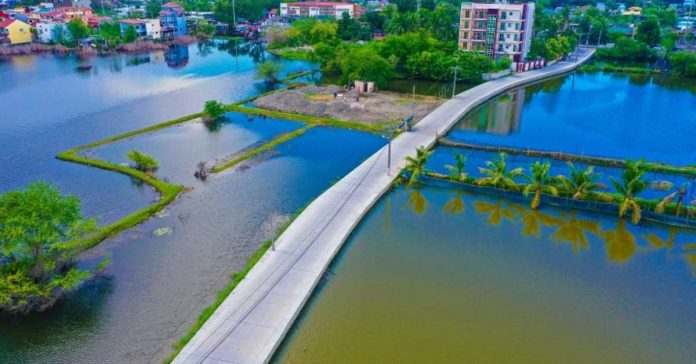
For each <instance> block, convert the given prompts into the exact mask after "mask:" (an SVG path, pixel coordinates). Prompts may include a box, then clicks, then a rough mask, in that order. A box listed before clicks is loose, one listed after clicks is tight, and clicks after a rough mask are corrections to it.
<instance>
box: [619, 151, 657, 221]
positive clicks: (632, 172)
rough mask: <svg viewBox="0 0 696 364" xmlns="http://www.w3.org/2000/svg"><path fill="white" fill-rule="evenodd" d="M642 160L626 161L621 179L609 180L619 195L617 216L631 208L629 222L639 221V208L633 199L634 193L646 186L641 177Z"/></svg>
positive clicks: (646, 183)
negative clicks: (619, 202) (619, 201)
mask: <svg viewBox="0 0 696 364" xmlns="http://www.w3.org/2000/svg"><path fill="white" fill-rule="evenodd" d="M643 173H644V172H643V162H642V161H638V162H634V161H630V160H629V161H626V168H625V169H624V170H623V172H621V180H620V181H617V180H616V179H614V177H610V178H611V182H612V183H613V184H614V188H615V189H616V192H618V193H619V194H620V195H621V204H620V205H619V217H623V216H624V215H625V214H626V212H627V211H628V210H632V211H633V213H632V215H631V222H633V223H634V224H638V222H640V213H641V208H640V204H638V202H637V201H636V200H635V197H636V195H638V194H639V193H641V192H643V191H645V189H646V188H648V182H647V181H645V180H644V179H643Z"/></svg>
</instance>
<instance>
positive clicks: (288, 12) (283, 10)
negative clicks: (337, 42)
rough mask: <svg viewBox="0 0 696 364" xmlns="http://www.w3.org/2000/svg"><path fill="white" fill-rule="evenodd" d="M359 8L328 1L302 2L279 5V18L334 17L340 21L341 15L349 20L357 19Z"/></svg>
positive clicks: (353, 5) (349, 4)
mask: <svg viewBox="0 0 696 364" xmlns="http://www.w3.org/2000/svg"><path fill="white" fill-rule="evenodd" d="M359 12H360V7H359V6H358V5H355V4H351V3H334V2H330V1H304V2H297V3H280V15H281V16H308V17H334V18H336V19H341V17H342V16H343V13H348V15H349V16H350V17H351V18H356V17H359V16H360V14H358V13H359Z"/></svg>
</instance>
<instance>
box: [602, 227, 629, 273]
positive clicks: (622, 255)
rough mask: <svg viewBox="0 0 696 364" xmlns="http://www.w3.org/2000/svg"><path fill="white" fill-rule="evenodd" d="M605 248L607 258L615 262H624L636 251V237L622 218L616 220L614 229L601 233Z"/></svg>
mask: <svg viewBox="0 0 696 364" xmlns="http://www.w3.org/2000/svg"><path fill="white" fill-rule="evenodd" d="M602 238H603V239H604V244H605V246H606V250H607V259H609V261H612V262H616V263H626V262H627V261H629V260H631V258H633V256H634V255H635V253H636V237H635V235H633V233H631V232H630V231H629V230H627V229H626V222H625V221H624V219H618V220H616V229H614V230H606V231H604V232H603V233H602Z"/></svg>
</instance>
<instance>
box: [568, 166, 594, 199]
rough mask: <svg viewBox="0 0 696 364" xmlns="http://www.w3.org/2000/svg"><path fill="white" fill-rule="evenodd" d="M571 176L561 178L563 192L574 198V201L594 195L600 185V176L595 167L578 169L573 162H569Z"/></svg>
mask: <svg viewBox="0 0 696 364" xmlns="http://www.w3.org/2000/svg"><path fill="white" fill-rule="evenodd" d="M568 169H569V170H570V176H569V177H566V176H559V177H558V178H559V180H560V182H561V187H562V190H563V191H565V192H566V193H569V194H570V195H572V196H573V199H574V200H581V199H583V198H585V197H587V196H588V195H589V194H591V193H593V192H594V191H595V190H596V189H597V187H598V185H597V179H598V178H599V175H598V174H596V173H594V167H593V166H588V167H587V168H585V169H579V168H576V167H575V165H574V164H573V162H568Z"/></svg>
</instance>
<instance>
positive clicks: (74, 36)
mask: <svg viewBox="0 0 696 364" xmlns="http://www.w3.org/2000/svg"><path fill="white" fill-rule="evenodd" d="M66 27H67V28H68V33H70V41H71V42H73V43H74V44H77V42H78V41H79V40H80V39H84V38H87V37H88V36H89V33H90V29H89V27H88V26H87V25H86V24H85V23H84V22H83V21H82V19H80V18H74V19H72V20H70V21H69V22H68V23H67V24H66Z"/></svg>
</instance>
